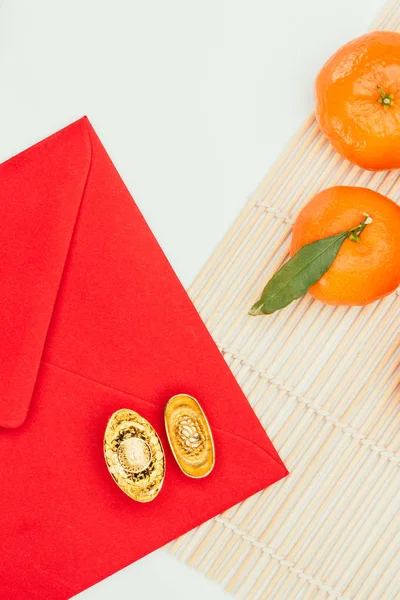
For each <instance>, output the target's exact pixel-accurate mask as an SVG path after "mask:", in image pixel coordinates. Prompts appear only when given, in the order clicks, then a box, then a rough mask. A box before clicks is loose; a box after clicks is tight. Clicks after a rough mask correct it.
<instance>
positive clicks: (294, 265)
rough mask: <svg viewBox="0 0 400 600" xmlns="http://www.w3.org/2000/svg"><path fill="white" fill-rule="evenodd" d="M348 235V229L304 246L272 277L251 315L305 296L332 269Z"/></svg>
mask: <svg viewBox="0 0 400 600" xmlns="http://www.w3.org/2000/svg"><path fill="white" fill-rule="evenodd" d="M359 227H361V225H360V226H359ZM354 229H355V230H356V229H357V228H354ZM348 235H349V231H344V232H343V233H338V234H337V235H332V236H330V237H327V238H324V239H322V240H317V241H316V242H312V243H311V244H307V245H306V246H303V247H302V248H300V250H299V251H298V252H296V254H295V255H294V256H293V258H291V259H290V260H289V261H288V262H287V263H285V264H284V265H283V267H281V268H280V269H279V271H277V273H275V275H274V276H273V277H272V279H270V281H269V282H268V283H267V285H266V286H265V288H264V291H263V293H262V295H261V298H260V300H258V302H256V303H255V304H254V306H252V307H251V309H250V311H249V315H252V316H256V315H269V314H271V313H273V312H275V311H276V310H280V309H281V308H284V307H285V306H287V305H288V304H290V303H291V302H293V300H297V298H300V296H303V295H304V294H305V293H306V292H307V290H308V288H309V287H310V286H312V285H313V284H314V283H316V282H317V281H318V280H319V279H321V277H322V275H323V274H324V273H326V271H327V270H328V269H329V267H330V266H331V264H332V263H333V261H334V260H335V258H336V255H337V253H338V252H339V250H340V247H341V245H342V244H343V242H344V240H345V239H346V238H347V236H348Z"/></svg>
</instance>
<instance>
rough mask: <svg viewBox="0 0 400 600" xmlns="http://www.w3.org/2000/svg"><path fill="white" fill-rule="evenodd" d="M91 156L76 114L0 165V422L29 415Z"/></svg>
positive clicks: (18, 421)
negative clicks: (65, 125) (74, 118)
mask: <svg viewBox="0 0 400 600" xmlns="http://www.w3.org/2000/svg"><path fill="white" fill-rule="evenodd" d="M90 162H91V144H90V138H89V136H88V134H87V125H86V119H81V120H80V121H77V122H76V123H75V124H74V125H72V126H70V127H68V128H66V129H64V130H61V131H60V132H58V133H57V134H55V135H53V136H51V137H49V138H47V139H45V140H43V141H42V142H40V143H39V144H36V145H35V146H32V147H31V148H29V149H28V150H25V151H24V152H22V153H21V154H19V155H17V156H15V157H13V158H11V159H10V160H8V161H6V162H5V163H3V164H2V165H0V182H1V185H0V222H1V228H0V282H1V295H0V334H1V344H0V365H1V377H0V426H3V427H9V428H11V427H18V426H19V425H21V424H22V423H23V421H24V419H25V417H26V414H27V411H28V407H29V403H30V400H31V395H32V392H33V388H34V385H35V381H36V376H37V371H38V368H39V365H40V360H41V356H42V352H43V348H44V343H45V339H46V335H47V330H48V326H49V323H50V319H51V315H52V312H53V308H54V304H55V301H56V297H57V293H58V288H59V285H60V282H61V278H62V274H63V269H64V265H65V261H66V259H67V255H68V249H69V246H70V243H71V239H72V236H73V232H74V227H75V222H76V219H77V215H78V211H79V207H80V202H81V198H82V195H83V191H84V188H85V184H86V180H87V176H88V172H89V169H90Z"/></svg>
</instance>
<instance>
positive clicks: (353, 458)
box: [169, 1, 400, 600]
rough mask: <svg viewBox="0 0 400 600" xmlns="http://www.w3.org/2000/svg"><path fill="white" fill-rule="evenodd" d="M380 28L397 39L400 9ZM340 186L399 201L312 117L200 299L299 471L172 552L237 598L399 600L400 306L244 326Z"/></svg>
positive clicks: (235, 230) (208, 276)
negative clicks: (316, 207)
mask: <svg viewBox="0 0 400 600" xmlns="http://www.w3.org/2000/svg"><path fill="white" fill-rule="evenodd" d="M373 29H388V30H396V29H397V30H400V2H399V1H394V2H393V1H392V2H391V3H389V5H387V7H386V8H385V10H384V12H383V13H382V14H381V15H380V17H379V19H378V20H377V21H376V22H375V23H374V25H373ZM335 184H346V185H360V186H366V187H370V188H372V189H374V190H379V192H381V193H382V194H385V195H388V196H389V197H391V198H392V199H394V200H396V201H399V199H400V173H399V172H398V171H395V172H394V171H392V172H383V173H382V172H381V173H371V172H367V171H363V170H362V169H359V168H358V167H355V166H353V165H351V164H350V163H349V162H347V161H346V160H343V159H342V158H341V157H340V156H339V155H338V154H336V153H335V151H334V150H333V149H332V147H331V146H330V145H329V143H328V142H327V141H326V140H325V138H324V137H323V135H322V134H321V133H320V131H319V130H318V127H317V125H316V122H315V120H314V117H311V118H310V119H309V120H308V121H307V122H306V123H305V124H304V126H303V128H302V129H301V131H300V132H299V133H298V135H297V136H296V137H295V138H294V139H293V141H292V143H291V144H290V146H289V148H288V149H287V151H286V152H285V154H284V155H283V156H282V157H281V159H280V160H279V162H278V163H277V164H276V165H275V167H274V169H273V170H272V172H270V173H269V174H268V175H267V177H266V178H265V179H264V181H263V182H262V183H261V185H260V186H259V188H258V190H257V191H256V192H255V194H254V195H253V196H252V197H251V199H250V200H249V202H248V203H247V206H246V207H245V209H244V210H243V212H242V214H241V215H240V216H239V218H238V219H237V221H236V223H235V224H234V225H233V227H232V229H231V230H230V232H229V233H228V235H227V236H226V237H225V239H224V240H223V241H222V243H221V245H220V246H219V248H218V249H217V251H216V252H215V253H214V255H213V256H212V257H211V258H210V260H209V261H208V263H207V264H206V265H205V267H204V269H203V271H202V272H201V273H200V275H199V276H198V277H197V279H196V280H195V282H194V283H193V285H192V286H191V288H190V290H189V293H190V295H191V298H192V300H193V302H194V303H195V305H196V307H197V308H198V310H199V312H200V314H201V315H202V317H203V319H204V321H205V322H206V324H207V326H208V328H209V330H210V331H211V333H212V335H213V337H214V339H215V340H216V342H217V344H218V345H219V347H220V349H221V351H222V353H223V354H224V356H225V358H226V360H227V362H228V364H229V366H230V368H231V369H232V371H233V373H234V375H235V376H236V378H237V380H238V381H239V383H240V385H241V386H242V388H243V390H244V392H245V394H246V395H247V397H248V398H249V401H250V402H251V404H252V406H253V407H254V410H255V412H256V413H257V415H258V417H259V419H260V420H261V422H262V424H263V425H264V426H265V428H266V430H267V431H268V434H269V435H270V437H271V439H272V441H273V443H274V444H275V446H276V448H277V449H278V451H279V453H280V455H281V457H282V458H283V460H284V461H285V463H286V465H287V467H288V468H289V471H290V475H289V477H288V478H286V479H285V480H284V481H282V482H280V483H278V484H275V485H274V486H272V487H270V488H268V489H267V490H265V491H264V492H262V493H260V494H258V495H256V496H254V497H252V498H250V499H248V500H247V501H245V502H243V503H242V504H240V505H238V506H236V507H234V508H232V509H230V510H228V511H226V512H225V513H224V514H222V515H221V516H220V517H217V518H215V519H213V520H212V521H210V522H208V523H205V524H204V525H202V526H201V527H199V528H198V529H196V530H194V531H192V532H190V533H189V534H187V535H185V536H183V537H181V538H179V539H178V540H176V541H175V542H173V543H172V544H171V545H170V547H169V549H170V552H172V553H173V554H175V555H177V556H178V557H179V558H180V559H182V560H183V561H185V562H186V563H188V564H189V565H191V566H193V567H195V568H196V569H197V570H198V571H200V572H201V573H204V574H205V575H206V576H207V577H209V578H211V579H213V580H216V581H217V582H219V583H221V584H222V585H224V587H225V588H226V589H227V590H229V591H230V592H232V593H233V594H235V595H236V596H237V597H239V598H246V599H249V600H256V599H259V598H262V599H266V600H273V599H277V600H286V599H288V600H296V599H298V598H299V599H300V598H302V599H304V600H310V599H318V600H320V599H321V600H322V599H325V598H329V597H332V596H333V597H336V598H357V599H358V600H364V599H365V600H367V599H368V600H395V599H399V598H400V578H399V568H400V559H399V547H400V535H399V519H398V515H399V508H400V497H399V496H400V494H399V490H400V478H399V463H400V453H399V444H400V426H399V423H400V415H399V414H398V413H399V395H398V394H396V386H397V385H398V372H396V370H397V366H398V362H399V357H400V347H399V343H398V334H399V325H400V318H399V305H400V298H399V293H398V292H397V293H395V294H392V295H391V296H388V297H387V298H385V299H383V300H381V301H380V302H377V303H375V304H372V305H369V306H366V307H364V308H360V307H352V308H346V307H337V308H334V307H331V306H325V305H323V304H321V303H319V302H317V301H315V300H313V299H312V298H311V297H310V296H305V297H304V298H302V299H301V300H300V301H298V302H295V303H293V304H292V305H290V306H289V307H288V308H287V309H285V310H284V311H281V312H278V313H275V314H274V315H271V316H268V317H257V318H254V317H253V318H252V317H248V316H247V311H248V309H249V307H250V306H251V304H252V303H253V302H254V301H255V300H256V299H257V298H258V297H259V294H260V292H261V290H262V288H263V286H264V284H265V283H266V281H267V280H268V279H269V277H270V276H271V275H272V274H273V272H274V271H275V270H276V269H277V268H278V267H279V266H280V265H281V264H282V262H283V261H285V260H286V259H287V258H288V249H289V239H290V231H291V225H292V222H293V219H294V216H295V215H296V214H297V213H298V211H299V209H300V208H301V207H302V206H303V205H304V204H305V203H306V202H307V201H308V200H309V199H310V198H311V197H312V196H313V195H314V194H315V193H316V192H318V191H319V190H321V189H323V188H325V187H328V186H331V185H335Z"/></svg>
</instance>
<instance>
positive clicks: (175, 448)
mask: <svg viewBox="0 0 400 600" xmlns="http://www.w3.org/2000/svg"><path fill="white" fill-rule="evenodd" d="M164 417H165V429H166V431H167V436H168V441H169V444H170V446H171V450H172V453H173V455H174V457H175V459H176V462H177V463H178V465H179V467H180V468H181V470H182V471H183V472H184V473H185V475H188V476H189V477H195V478H197V477H206V475H209V473H211V471H212V470H213V468H214V464H215V449H214V440H213V437H212V433H211V429H210V425H209V424H208V421H207V418H206V416H205V414H204V412H203V409H202V408H201V406H200V404H199V403H198V402H197V400H195V398H192V396H188V395H186V394H179V395H177V396H174V397H173V398H171V400H169V402H168V404H167V405H166V407H165V413H164Z"/></svg>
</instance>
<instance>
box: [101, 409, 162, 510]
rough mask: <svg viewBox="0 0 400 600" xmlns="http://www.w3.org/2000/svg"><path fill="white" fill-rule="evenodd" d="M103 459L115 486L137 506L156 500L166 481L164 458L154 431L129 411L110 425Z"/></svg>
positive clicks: (119, 413) (110, 421)
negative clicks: (139, 503) (134, 501)
mask: <svg viewBox="0 0 400 600" xmlns="http://www.w3.org/2000/svg"><path fill="white" fill-rule="evenodd" d="M104 457H105V459H106V463H107V467H108V470H109V471H110V474H111V476H112V478H113V479H114V481H115V483H116V484H117V485H118V486H119V487H120V488H121V490H122V491H123V492H125V494H128V496H130V497H131V498H133V500H137V502H150V501H151V500H154V498H155V497H156V496H157V494H158V493H159V491H160V490H161V486H162V484H163V482H164V477H165V456H164V450H163V447H162V445H161V441H160V438H159V437H158V435H157V433H156V431H155V429H154V428H153V427H152V426H151V425H150V423H149V422H148V421H146V419H143V417H141V416H140V415H138V413H136V412H134V411H133V410H129V409H128V408H122V409H121V410H117V412H115V413H114V414H113V415H112V416H111V418H110V420H109V421H108V423H107V427H106V431H105V434H104Z"/></svg>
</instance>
